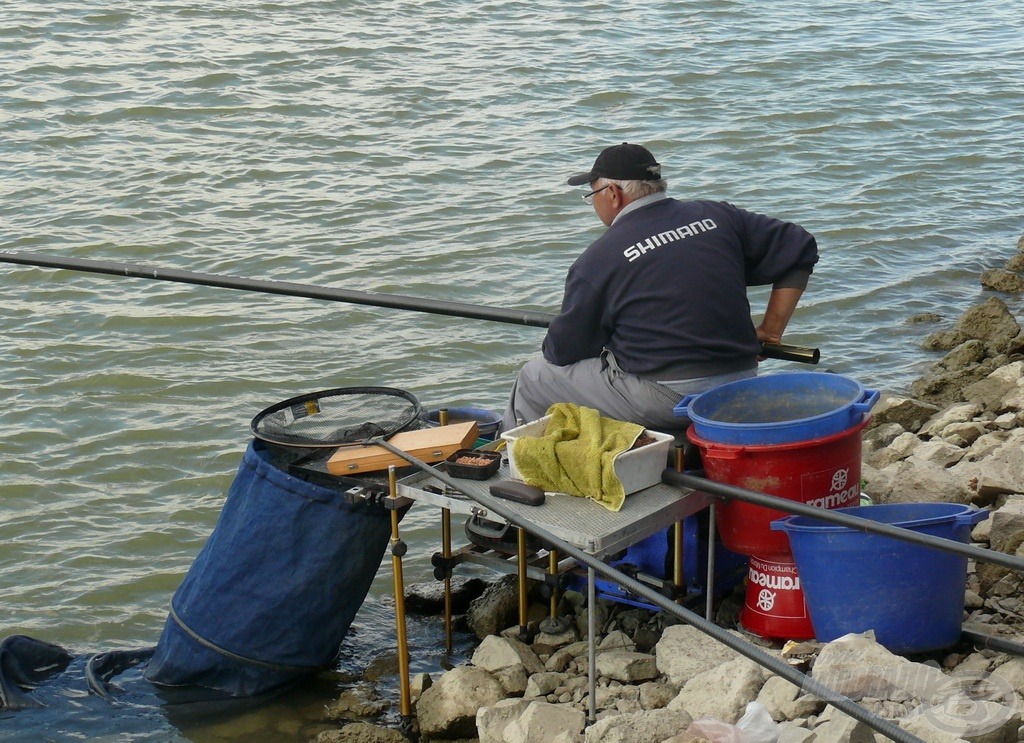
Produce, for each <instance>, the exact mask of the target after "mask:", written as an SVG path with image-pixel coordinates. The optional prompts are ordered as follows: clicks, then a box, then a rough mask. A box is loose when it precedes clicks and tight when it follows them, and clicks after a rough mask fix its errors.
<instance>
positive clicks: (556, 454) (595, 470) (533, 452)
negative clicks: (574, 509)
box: [512, 402, 644, 511]
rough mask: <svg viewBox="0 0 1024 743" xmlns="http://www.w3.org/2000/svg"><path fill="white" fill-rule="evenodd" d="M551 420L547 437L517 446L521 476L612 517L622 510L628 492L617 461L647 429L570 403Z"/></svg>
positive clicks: (526, 440)
mask: <svg viewBox="0 0 1024 743" xmlns="http://www.w3.org/2000/svg"><path fill="white" fill-rule="evenodd" d="M548 415H550V416H551V419H550V420H549V421H548V423H547V427H546V429H545V432H544V435H543V436H522V437H520V438H517V439H516V440H515V441H513V442H512V452H513V455H514V456H515V459H516V470H517V471H518V472H519V476H520V477H521V478H522V479H523V481H524V482H527V483H529V484H530V485H533V486H534V487H538V488H542V489H543V490H553V491H557V492H560V493H569V494H570V495H577V496H582V497H585V498H593V499H594V500H596V501H597V502H598V503H600V504H601V505H602V506H604V507H605V508H607V509H608V510H609V511H618V510H619V509H620V508H622V503H623V501H624V500H625V499H626V492H625V489H624V488H623V487H622V483H621V482H620V481H619V478H618V476H617V475H616V474H615V457H617V456H618V455H619V454H621V453H622V452H624V451H628V450H629V449H630V448H631V447H632V446H633V444H634V443H635V442H636V440H637V438H638V437H639V436H640V434H641V433H643V430H644V428H643V426H639V425H637V424H635V423H626V422H625V421H619V420H615V419H614V418H605V417H603V416H602V415H601V414H600V413H598V411H596V410H594V409H593V408H585V407H581V406H579V405H574V404H572V403H566V402H559V403H555V404H554V405H552V406H551V407H550V408H548Z"/></svg>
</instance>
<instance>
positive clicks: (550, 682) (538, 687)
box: [523, 671, 566, 698]
mask: <svg viewBox="0 0 1024 743" xmlns="http://www.w3.org/2000/svg"><path fill="white" fill-rule="evenodd" d="M565 679H566V675H565V674H564V673H551V672H549V671H545V672H544V673H535V674H533V675H532V676H530V680H529V682H527V684H526V691H525V692H523V696H524V697H527V698H528V697H546V696H547V695H548V694H550V693H551V692H553V691H554V690H555V689H557V688H558V687H559V686H561V685H562V683H563V682H564V681H565Z"/></svg>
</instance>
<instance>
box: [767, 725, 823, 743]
mask: <svg viewBox="0 0 1024 743" xmlns="http://www.w3.org/2000/svg"><path fill="white" fill-rule="evenodd" d="M778 732H779V739H778V740H777V741H776V743H814V741H815V740H817V738H816V736H815V735H814V731H813V730H808V729H807V728H805V727H801V726H800V725H794V724H793V723H790V722H784V723H782V724H781V725H779V727H778Z"/></svg>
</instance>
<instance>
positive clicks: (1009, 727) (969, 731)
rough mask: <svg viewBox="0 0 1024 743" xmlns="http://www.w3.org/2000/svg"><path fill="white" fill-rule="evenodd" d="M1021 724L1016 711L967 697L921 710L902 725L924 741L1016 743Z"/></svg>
mask: <svg viewBox="0 0 1024 743" xmlns="http://www.w3.org/2000/svg"><path fill="white" fill-rule="evenodd" d="M1020 724H1021V718H1020V715H1019V714H1018V713H1017V712H1015V711H1014V710H1013V708H1011V707H1007V706H1005V705H1002V704H999V703H998V702H990V701H987V700H977V699H971V698H969V697H966V696H964V697H960V698H959V699H951V700H946V701H945V702H943V703H942V704H938V705H935V706H931V707H921V708H918V709H917V710H915V711H914V712H912V713H911V714H910V715H907V717H906V718H904V719H903V720H901V721H900V725H901V727H903V728H904V729H905V730H906V731H907V732H908V733H912V734H914V735H916V736H918V737H919V738H922V739H924V740H928V741H932V740H943V739H945V740H957V739H962V740H967V741H971V743H1016V742H1017V728H1019V727H1020ZM940 736H948V737H940Z"/></svg>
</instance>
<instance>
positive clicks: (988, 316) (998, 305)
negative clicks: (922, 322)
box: [924, 297, 1021, 356]
mask: <svg viewBox="0 0 1024 743" xmlns="http://www.w3.org/2000/svg"><path fill="white" fill-rule="evenodd" d="M1020 330H1021V328H1020V325H1018V324H1017V321H1016V320H1015V319H1014V317H1013V314H1012V313H1011V312H1010V309H1009V308H1008V307H1007V306H1006V303H1005V302H1003V301H1002V300H1001V299H999V298H998V297H991V298H989V299H988V300H987V301H985V302H984V303H983V304H980V305H976V306H974V307H971V308H969V309H968V310H967V311H966V312H964V314H963V315H961V316H960V318H959V319H958V320H957V321H956V324H955V325H954V326H953V328H952V329H951V330H948V331H942V332H939V333H933V334H932V335H929V336H928V337H927V338H925V341H924V347H925V348H926V349H929V350H932V351H948V350H950V349H952V348H955V347H956V346H958V345H960V344H961V343H963V342H964V341H968V340H972V339H977V340H981V341H985V343H986V348H987V349H988V350H989V355H993V356H994V355H996V354H997V353H1002V352H1004V351H1005V350H1006V349H1007V348H1008V347H1009V346H1010V345H1011V343H1012V341H1013V340H1014V339H1015V338H1016V337H1017V334H1018V333H1020Z"/></svg>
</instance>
